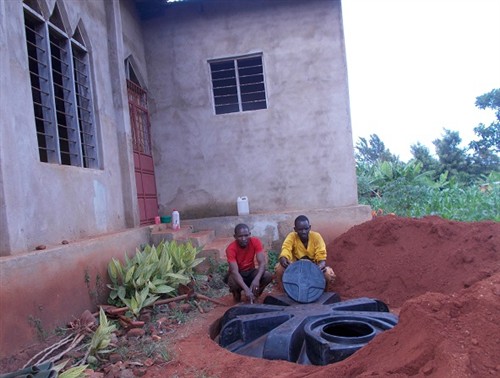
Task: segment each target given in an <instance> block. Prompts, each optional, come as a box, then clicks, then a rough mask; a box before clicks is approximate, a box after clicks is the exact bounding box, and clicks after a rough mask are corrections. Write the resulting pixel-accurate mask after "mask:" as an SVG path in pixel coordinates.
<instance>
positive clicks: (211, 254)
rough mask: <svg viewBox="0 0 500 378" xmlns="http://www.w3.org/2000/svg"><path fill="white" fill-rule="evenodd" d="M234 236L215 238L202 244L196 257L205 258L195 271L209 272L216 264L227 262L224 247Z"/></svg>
mask: <svg viewBox="0 0 500 378" xmlns="http://www.w3.org/2000/svg"><path fill="white" fill-rule="evenodd" d="M233 240H234V238H232V237H231V238H215V239H214V240H212V241H211V242H210V243H208V244H206V245H205V246H203V249H202V250H201V251H200V253H198V255H197V257H204V258H205V260H204V261H203V262H202V263H201V264H199V265H198V266H197V267H196V268H195V271H196V272H197V273H200V274H206V273H209V271H210V269H213V268H215V266H216V265H218V264H221V263H224V262H227V259H226V248H227V246H228V245H229V244H230V243H231V242H232V241H233Z"/></svg>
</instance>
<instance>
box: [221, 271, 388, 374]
mask: <svg viewBox="0 0 500 378" xmlns="http://www.w3.org/2000/svg"><path fill="white" fill-rule="evenodd" d="M291 267H293V269H290V268H288V269H287V270H286V271H285V274H284V275H283V286H284V289H285V292H286V295H285V294H283V295H271V296H267V297H266V298H265V299H264V302H263V304H239V305H236V306H234V307H232V308H230V309H229V310H228V311H226V313H225V314H224V315H223V317H222V318H221V319H219V322H218V324H217V326H216V327H215V328H216V329H214V330H213V331H214V332H212V338H213V339H214V340H215V341H217V342H218V343H219V345H220V346H221V347H223V348H226V349H227V350H229V351H231V352H233V353H237V354H240V355H245V356H250V357H257V358H264V359H268V360H286V361H290V362H295V363H298V364H303V365H327V364H331V363H334V362H338V361H341V360H343V359H345V358H347V357H349V356H350V355H352V354H353V353H355V352H356V351H357V350H359V349H360V348H362V347H363V346H365V345H366V344H367V343H368V342H370V340H372V339H373V338H374V337H375V336H376V335H377V334H379V333H381V332H383V331H385V330H388V329H391V328H393V327H394V326H395V325H396V324H397V323H398V317H397V316H396V315H394V314H392V313H390V312H389V308H388V307H387V305H386V304H385V303H383V302H381V301H379V300H376V299H371V298H357V299H351V300H346V301H341V300H340V297H339V295H337V294H336V293H331V292H330V293H328V292H327V293H325V292H324V278H323V274H322V273H321V271H320V270H319V268H318V269H317V270H316V268H317V267H316V265H314V264H312V263H310V262H306V261H304V262H302V261H299V262H296V263H294V264H292V266H291ZM322 280H323V281H322ZM321 285H322V286H321ZM318 287H322V289H321V290H320V291H319V293H318Z"/></svg>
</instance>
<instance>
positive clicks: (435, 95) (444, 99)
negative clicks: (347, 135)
mask: <svg viewBox="0 0 500 378" xmlns="http://www.w3.org/2000/svg"><path fill="white" fill-rule="evenodd" d="M342 13H343V21H344V33H345V44H346V54H347V70H348V79H349V96H350V103H351V122H352V130H353V139H354V143H355V144H356V143H357V142H358V140H359V137H364V138H366V139H367V140H369V137H370V135H371V134H377V135H378V136H379V138H380V139H381V140H382V142H383V143H384V144H385V147H386V148H388V149H389V150H390V151H391V152H392V153H393V154H395V155H397V156H399V157H400V159H401V160H403V161H408V160H409V159H410V158H411V157H412V156H411V151H410V146H411V145H413V144H416V143H417V142H420V143H422V144H424V145H425V146H426V147H427V148H429V151H430V153H431V154H433V155H435V150H434V145H433V144H432V141H433V140H435V139H438V138H441V137H442V136H443V133H444V131H443V129H444V128H446V129H449V130H452V131H458V132H459V135H460V137H461V138H462V145H461V146H462V147H465V145H466V144H468V143H469V142H470V141H472V140H473V139H476V136H475V134H474V131H473V129H474V127H476V126H477V125H478V124H480V123H483V124H485V125H487V126H488V125H490V123H491V122H493V121H494V120H495V116H494V112H493V111H492V110H481V109H478V108H477V107H476V106H475V105H474V104H475V101H476V97H478V96H480V95H482V94H485V93H488V92H490V91H491V90H492V89H494V88H500V0H343V1H342Z"/></svg>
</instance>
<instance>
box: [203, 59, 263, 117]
mask: <svg viewBox="0 0 500 378" xmlns="http://www.w3.org/2000/svg"><path fill="white" fill-rule="evenodd" d="M256 59H259V61H258V62H256V63H257V64H252V60H256ZM245 63H250V65H246V64H245ZM208 68H209V72H210V84H211V89H212V101H213V108H214V113H215V115H222V114H229V113H242V112H247V111H254V110H264V109H267V108H268V99H267V89H266V80H265V72H264V59H263V54H262V53H256V54H249V55H240V56H236V57H229V58H220V59H212V60H209V61H208ZM245 71H249V72H245ZM245 73H246V74H245ZM246 80H248V81H247V82H245V81H246ZM252 86H253V87H255V89H256V90H252V89H251V87H252Z"/></svg>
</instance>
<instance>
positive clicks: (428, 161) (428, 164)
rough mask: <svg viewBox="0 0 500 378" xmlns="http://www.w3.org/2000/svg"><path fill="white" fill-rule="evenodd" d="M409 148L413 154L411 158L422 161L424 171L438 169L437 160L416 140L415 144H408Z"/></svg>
mask: <svg viewBox="0 0 500 378" xmlns="http://www.w3.org/2000/svg"><path fill="white" fill-rule="evenodd" d="M410 150H411V154H412V155H413V159H414V160H416V161H418V162H420V163H422V168H423V170H424V171H435V172H437V171H438V170H439V162H438V161H437V159H435V158H434V157H432V156H431V154H430V152H429V149H428V148H427V147H426V146H424V145H423V144H421V143H420V142H417V143H416V144H412V145H411V146H410Z"/></svg>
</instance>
